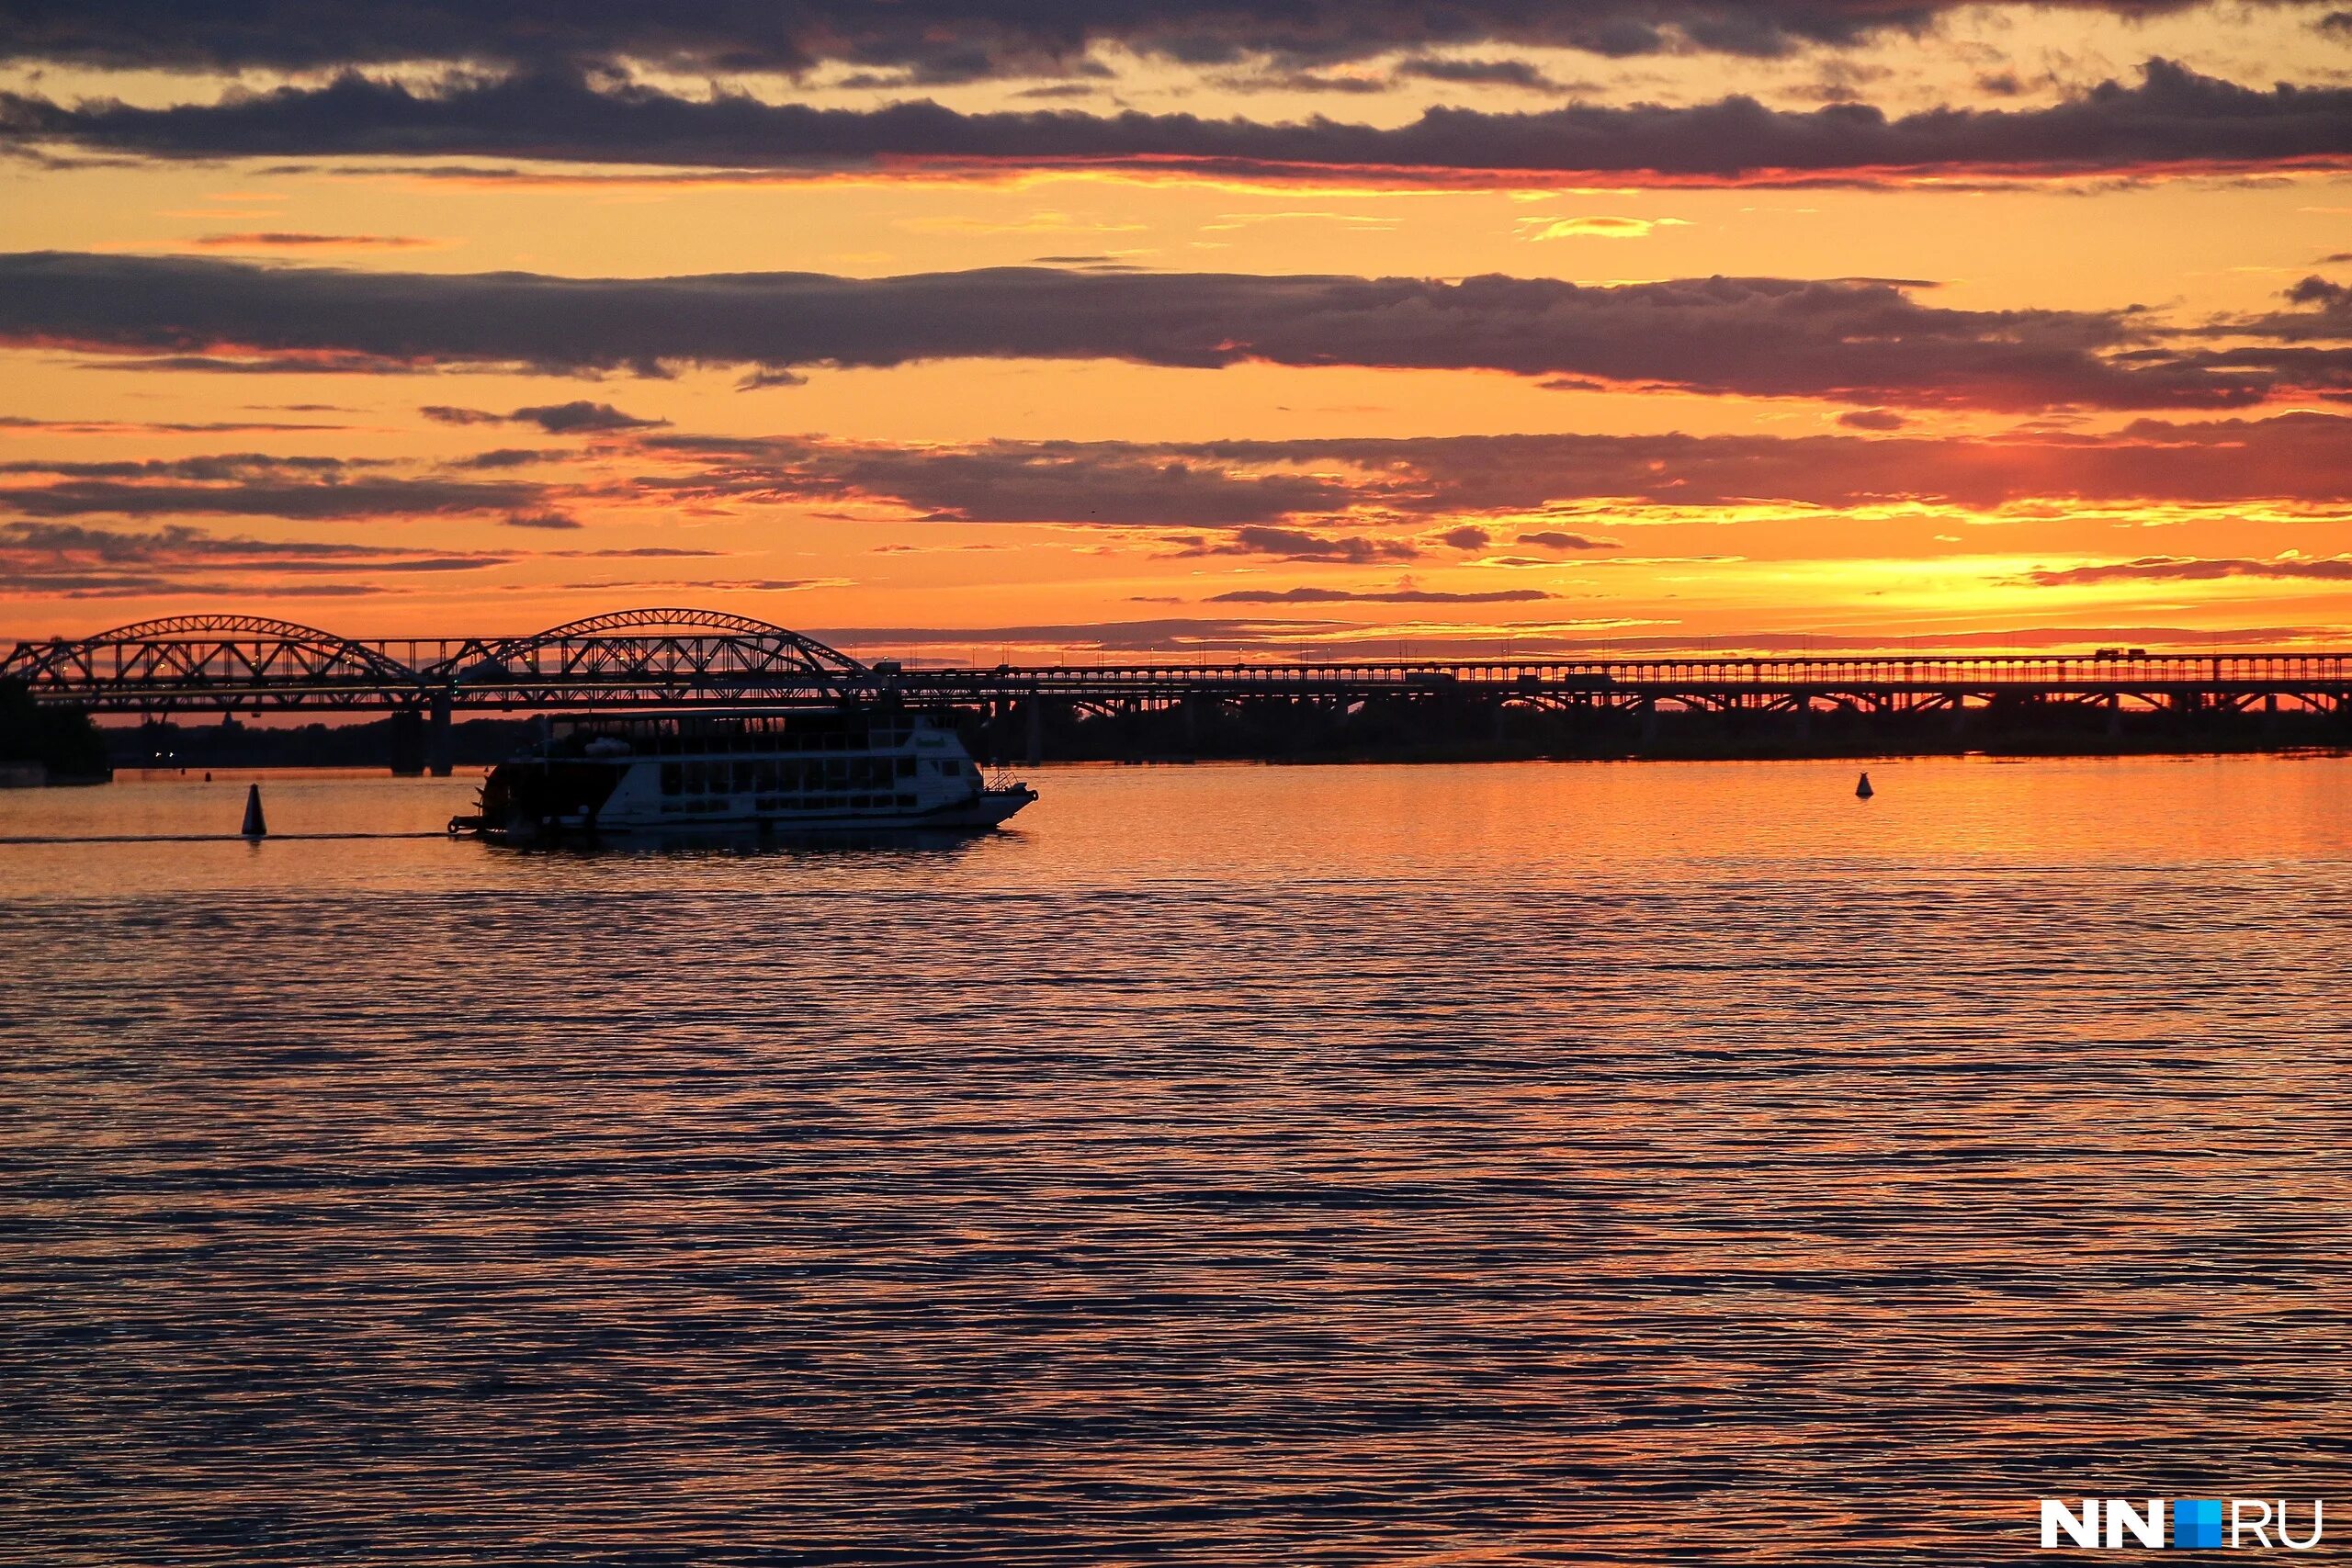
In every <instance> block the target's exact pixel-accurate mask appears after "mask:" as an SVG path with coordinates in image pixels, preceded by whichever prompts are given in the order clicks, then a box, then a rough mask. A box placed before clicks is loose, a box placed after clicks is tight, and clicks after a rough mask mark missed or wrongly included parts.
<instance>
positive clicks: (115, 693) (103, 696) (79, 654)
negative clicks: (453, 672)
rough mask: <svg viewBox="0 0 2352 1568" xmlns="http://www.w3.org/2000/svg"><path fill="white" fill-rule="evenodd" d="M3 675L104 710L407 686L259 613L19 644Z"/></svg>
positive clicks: (399, 677)
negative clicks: (20, 646) (160, 698)
mask: <svg viewBox="0 0 2352 1568" xmlns="http://www.w3.org/2000/svg"><path fill="white" fill-rule="evenodd" d="M6 673H7V674H9V675H10V676H12V677H15V678H17V679H19V680H23V681H25V682H28V683H29V684H30V685H31V686H32V687H33V688H34V690H35V692H36V693H37V694H40V695H43V696H62V697H66V698H69V699H71V700H74V701H76V702H80V703H83V704H85V705H88V706H91V707H96V708H102V709H109V710H121V709H125V708H140V709H153V708H159V707H171V706H175V705H198V706H206V707H213V708H225V709H229V710H234V709H236V708H239V707H276V706H296V705H314V704H326V705H334V704H337V703H350V704H353V705H366V704H368V703H369V702H371V701H373V702H382V701H397V700H399V699H401V697H403V696H413V694H414V692H415V689H416V685H417V678H416V674H415V672H414V671H412V670H410V669H409V667H408V666H406V665H404V664H402V663H401V662H400V661H399V660H395V659H392V658H390V657H389V656H387V655H386V654H384V653H383V652H382V651H380V650H379V649H374V648H370V647H368V645H367V644H365V643H361V642H355V641H353V640H351V639H350V638H348V637H341V636H338V635H337V634H335V633H334V632H330V631H322V630H321V629H320V628H318V627H317V626H304V625H302V624H300V622H297V621H281V620H276V619H272V618H270V617H268V616H264V615H167V616H164V617H161V618H159V619H155V620H148V621H134V622H132V623H130V625H129V626H115V627H112V628H110V629H108V630H106V631H102V632H98V633H96V634H95V635H93V636H90V637H73V638H60V639H57V640H55V641H51V642H47V643H35V644H28V645H26V648H25V649H23V650H21V651H20V654H19V656H18V657H17V658H16V659H15V660H11V662H10V665H9V668H8V670H7V671H6ZM159 694H164V695H163V697H162V700H161V701H159V700H158V697H159Z"/></svg>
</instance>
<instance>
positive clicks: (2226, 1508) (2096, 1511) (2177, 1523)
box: [2041, 1497, 2322, 1551]
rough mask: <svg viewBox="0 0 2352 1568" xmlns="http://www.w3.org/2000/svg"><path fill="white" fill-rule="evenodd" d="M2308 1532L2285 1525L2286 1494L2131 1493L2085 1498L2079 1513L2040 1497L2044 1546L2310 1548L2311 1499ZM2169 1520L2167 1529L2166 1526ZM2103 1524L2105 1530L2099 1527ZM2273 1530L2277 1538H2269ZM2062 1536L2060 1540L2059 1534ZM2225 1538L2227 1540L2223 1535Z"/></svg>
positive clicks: (2316, 1508) (2316, 1521) (2316, 1525)
mask: <svg viewBox="0 0 2352 1568" xmlns="http://www.w3.org/2000/svg"><path fill="white" fill-rule="evenodd" d="M2311 1510H2312V1517H2311V1532H2310V1533H2309V1534H2308V1535H2305V1536H2303V1537H2301V1539H2298V1538H2297V1537H2296V1536H2295V1535H2293V1534H2292V1533H2291V1532H2290V1530H2289V1529H2288V1523H2287V1521H2288V1513H2289V1510H2288V1506H2287V1500H2286V1499H2285V1498H2284V1497H2280V1498H2277V1499H2269V1498H2263V1497H2231V1498H2228V1499H2226V1500H2225V1499H2222V1498H2220V1497H2177V1498H2175V1499H2174V1500H2173V1501H2172V1503H2171V1505H2170V1506H2166V1505H2165V1500H2164V1499H2163V1498H2161V1497H2150V1498H2148V1499H2147V1500H2146V1502H2145V1504H2144V1505H2141V1504H2135V1503H2133V1502H2132V1501H2131V1499H2130V1498H2129V1497H2109V1498H2107V1499H2105V1500H2104V1501H2102V1500H2101V1499H2099V1498H2097V1497H2086V1498H2084V1499H2083V1501H2082V1511H2081V1512H2080V1513H2079V1514H2078V1513H2076V1512H2075V1509H2074V1508H2073V1507H2072V1506H2069V1505H2068V1504H2067V1503H2066V1502H2065V1501H2064V1499H2062V1498H2057V1497H2044V1498H2043V1499H2042V1500H2041V1544H2042V1545H2043V1546H2044V1547H2045V1548H2055V1547H2060V1546H2067V1545H2072V1546H2087V1547H2095V1548H2102V1549H2108V1548H2118V1547H2124V1546H2168V1547H2174V1548H2185V1549H2188V1550H2192V1551H2193V1550H2195V1549H2197V1548H2199V1547H2218V1546H2232V1547H2243V1546H2283V1547H2285V1548H2286V1549H2287V1550H2288V1551H2310V1550H2311V1549H2312V1548H2313V1547H2315V1546H2317V1545H2318V1544H2319V1542H2320V1533H2321V1529H2322V1518H2321V1505H2320V1501H2319V1499H2318V1498H2316V1497H2315V1498H2313V1499H2312V1504H2311ZM2167 1522H2169V1523H2170V1524H2171V1526H2172V1529H2170V1530H2166V1529H2165V1524H2166V1523H2167ZM2102 1527H2104V1528H2102ZM2273 1534H2276V1535H2277V1537H2278V1540H2272V1539H2271V1537H2272V1535H2273ZM2062 1537H2063V1538H2064V1539H2063V1540H2062V1539H2061V1538H2062ZM2225 1538H2226V1539H2225Z"/></svg>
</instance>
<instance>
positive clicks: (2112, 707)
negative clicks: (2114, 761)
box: [2107, 692, 2123, 740]
mask: <svg viewBox="0 0 2352 1568" xmlns="http://www.w3.org/2000/svg"><path fill="white" fill-rule="evenodd" d="M2107 738H2108V739H2109V740H2120V739H2123V694H2122V693H2120V692H2109V693H2108V694H2107Z"/></svg>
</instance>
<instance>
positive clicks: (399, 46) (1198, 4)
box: [0, 0, 2352, 661]
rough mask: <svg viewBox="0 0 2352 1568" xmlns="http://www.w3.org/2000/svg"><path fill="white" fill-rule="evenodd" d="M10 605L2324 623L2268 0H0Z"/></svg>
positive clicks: (2316, 430) (1292, 627)
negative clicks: (554, 5) (1275, 1)
mask: <svg viewBox="0 0 2352 1568" xmlns="http://www.w3.org/2000/svg"><path fill="white" fill-rule="evenodd" d="M0 62H5V63H0V179H4V180H5V181H6V199H5V200H0V253H5V254H0V356H5V365H6V379H5V383H0V637H32V636H40V635H51V634H58V633H78V632H87V631H92V630H96V629H97V628H98V627H100V626H107V625H113V624H117V623H120V622H126V621H131V620H136V619H141V618H144V617H147V616H151V615H168V614H175V613H181V612H190V611H204V610H217V611H227V610H248V611H252V612H255V613H261V614H266V615H275V616H278V617H281V618H286V619H292V620H298V621H306V622H311V623H314V624H318V625H322V626H329V627H332V628H334V629H335V630H337V631H342V632H345V633H348V634H351V635H401V634H411V633H413V634H418V635H430V634H440V633H465V632H472V633H485V634H487V633H514V632H521V631H526V630H530V629H533V628H535V627H537V626H545V625H549V624H552V623H555V622H558V621H561V620H565V619H568V618H571V617H573V616H576V615H587V614H592V613H594V612H597V611H601V610H607V609H617V608H624V607H628V606H631V605H639V604H691V605H697V606H704V607H708V608H714V609H723V610H731V611H735V612H738V613H741V614H747V615H758V616H762V617H763V618H766V619H769V620H774V621H778V622H781V623H784V624H786V625H789V626H797V627H801V628H803V629H807V630H809V631H812V632H815V633H817V634H818V635H820V636H823V637H829V638H831V639H833V640H837V641H839V642H841V643H842V645H844V646H846V647H848V648H850V649H853V650H854V651H858V652H862V653H865V654H867V655H880V654H886V653H895V654H900V655H904V656H910V657H928V658H963V657H966V656H967V655H978V656H980V657H983V658H985V659H987V660H990V661H993V660H995V659H997V658H998V657H1002V656H1012V657H1041V656H1046V655H1050V654H1067V655H1069V656H1070V657H1075V658H1080V659H1085V658H1089V657H1093V656H1095V655H1097V654H1108V653H1116V654H1119V655H1122V656H1125V655H1128V654H1142V653H1175V654H1191V653H1193V652H1196V651H1198V650H1201V649H1216V650H1228V649H1230V650H1236V651H1239V652H1243V653H1252V654H1258V655H1263V656H1270V657H1271V656H1283V657H1287V656H1291V655H1295V654H1307V655H1310V656H1323V655H1329V654H1337V653H1343V652H1358V653H1367V654H1382V655H1385V654H1389V653H1393V652H1395V651H1397V650H1398V649H1404V648H1409V649H1411V650H1413V651H1415V652H1421V653H1435V652H1438V651H1440V650H1447V651H1452V652H1456V653H1467V654H1476V653H1490V652H1497V651H1501V650H1504V649H1510V650H1513V651H1516V652H1519V653H1521V654H1528V653H1534V652H1538V651H1543V650H1547V649H1562V650H1586V649H1591V650H1605V649H1615V650H1621V651H1629V652H1630V651H1635V650H1646V649H1668V648H1693V649H1695V648H1711V649H1755V650H1771V649H1806V648H1812V649H1820V650H1823V651H1829V650H1838V649H1863V648H1894V647H1901V646H1906V645H1914V646H1917V645H1937V646H1945V647H1982V648H2016V649H2040V648H2076V647H2089V646H2095V645H2099V644H2109V643H2116V642H2128V643H2133V644H2140V645H2148V646H2174V647H2185V648H2198V647H2207V646H2215V647H2235V646H2253V645H2265V646H2293V645H2299V644H2340V643H2344V642H2346V641H2352V13H2346V12H2345V11H2344V10H2342V9H2341V8H2340V7H2332V6H2329V5H2327V4H2324V3H2312V4H2302V3H2297V0H2253V3H2247V4H2236V3H2233V4H2229V5H2218V6H2204V5H2197V4H2165V3H2151V0H2074V3H2068V4H2052V5H2044V6H2026V5H1994V6H1957V5H1943V4H1939V3H1937V0H1740V3H1737V4H1735V3H1732V0H1577V3H1574V4H1555V5H1549V6H1521V5H1518V4H1515V3H1514V4H1505V3H1501V0H1464V4H1462V5H1458V6H1447V7H1444V8H1442V9H1434V8H1431V7H1428V6H1422V5H1419V4H1417V3H1416V4H1407V3H1406V0H1349V3H1348V4H1344V5H1342V4H1339V3H1337V0H1331V3H1329V4H1326V3H1322V0H1310V3H1308V4H1305V5H1299V6H1287V5H1286V6H1279V7H1272V6H1251V5H1244V4H1219V3H1216V0H1172V3H1169V0H1163V3H1159V4H1155V5H1152V6H1123V5H1117V4H1112V5H1103V4H1086V5H1080V4H1075V3H1072V4H1068V5H1065V6H1057V5H1038V4H1024V5H1020V6H1013V5H1008V4H1003V3H1001V0H908V3H907V4H903V5H894V6H872V5H868V4H862V3H853V0H804V3H799V4H787V5H783V6H759V7H741V6H732V5H724V4H717V3H709V0H703V3H688V4H682V5H676V6H658V7H648V6H620V5H617V4H611V3H609V0H589V3H586V4H582V5H576V6H565V7H562V8H561V9H560V11H557V12H553V13H550V12H549V11H548V10H547V9H546V8H544V7H537V6H534V7H520V6H515V7H508V6H499V5H496V4H491V5H481V4H468V5H464V6H459V5H457V4H454V3H453V0H420V3H419V4H417V5H414V6H400V7H388V6H378V5H373V4H361V3H359V0H305V3H304V4H302V5H300V6H296V5H294V4H292V3H291V0H258V3H255V0H246V3H242V4H236V5H229V4H193V5H191V4H185V3H180V0H173V3H170V4H165V3H164V0H93V3H91V4H87V5H83V6H76V7H74V8H72V9H71V10H54V9H50V8H43V9H41V10H40V12H38V13H32V12H23V11H20V12H19V13H17V15H15V16H13V17H0Z"/></svg>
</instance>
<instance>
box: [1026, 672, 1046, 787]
mask: <svg viewBox="0 0 2352 1568" xmlns="http://www.w3.org/2000/svg"><path fill="white" fill-rule="evenodd" d="M1026 706H1027V707H1028V709H1029V765H1030V766H1031V767H1033V768H1034V767H1035V766H1036V765H1037V764H1038V763H1040V762H1042V761H1045V760H1046V704H1045V700H1044V699H1043V698H1041V697H1039V696H1038V695H1037V693H1036V689H1035V687H1032V688H1031V689H1030V692H1029V701H1028V703H1027V705H1026Z"/></svg>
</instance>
